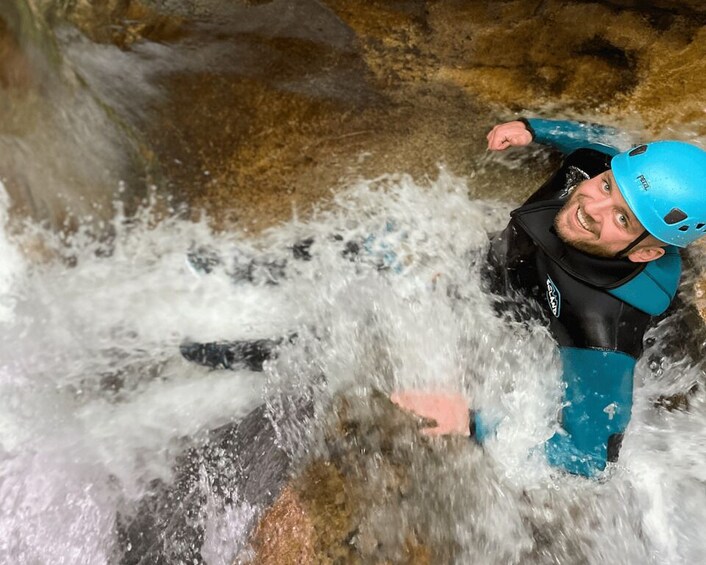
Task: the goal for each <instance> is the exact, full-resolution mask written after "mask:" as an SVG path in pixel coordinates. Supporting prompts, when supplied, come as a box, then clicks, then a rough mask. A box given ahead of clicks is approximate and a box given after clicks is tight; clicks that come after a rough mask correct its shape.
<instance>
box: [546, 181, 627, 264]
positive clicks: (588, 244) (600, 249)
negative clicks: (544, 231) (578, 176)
mask: <svg viewBox="0 0 706 565" xmlns="http://www.w3.org/2000/svg"><path fill="white" fill-rule="evenodd" d="M578 200H579V199H578V194H577V193H573V194H572V195H571V196H570V197H569V199H568V200H567V201H566V204H564V206H562V208H561V210H559V213H558V214H557V215H556V217H555V218H554V229H555V230H556V233H557V235H558V236H559V239H561V240H562V241H563V242H564V243H566V244H567V245H570V246H571V247H574V248H575V249H578V250H579V251H582V252H583V253H588V254H589V255H594V256H596V257H603V258H611V259H613V258H615V252H614V251H610V250H608V249H606V248H605V246H604V245H603V244H600V243H597V242H595V241H591V240H590V239H588V240H587V239H582V238H580V237H576V236H574V235H572V234H571V233H570V232H569V230H568V229H565V226H566V224H567V223H568V217H569V215H570V214H576V210H573V211H572V210H571V208H573V207H574V205H575V204H577V203H578ZM586 221H587V222H588V228H589V231H591V232H592V233H593V229H592V228H593V227H594V222H593V220H592V219H590V218H589V217H586Z"/></svg>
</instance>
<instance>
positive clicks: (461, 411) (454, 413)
mask: <svg viewBox="0 0 706 565" xmlns="http://www.w3.org/2000/svg"><path fill="white" fill-rule="evenodd" d="M390 400H392V402H394V403H395V404H397V406H399V407H400V408H402V409H403V410H407V411H409V412H413V413H414V414H416V415H417V416H421V417H423V418H427V419H429V420H434V422H435V424H436V425H435V426H431V427H427V428H424V429H422V433H423V434H424V435H428V436H437V435H446V434H457V435H464V436H467V435H470V430H469V423H470V420H469V418H470V415H469V412H468V401H467V400H466V399H465V398H464V397H463V396H461V395H460V394H445V393H432V392H423V391H417V390H410V391H398V392H393V393H392V394H391V395H390Z"/></svg>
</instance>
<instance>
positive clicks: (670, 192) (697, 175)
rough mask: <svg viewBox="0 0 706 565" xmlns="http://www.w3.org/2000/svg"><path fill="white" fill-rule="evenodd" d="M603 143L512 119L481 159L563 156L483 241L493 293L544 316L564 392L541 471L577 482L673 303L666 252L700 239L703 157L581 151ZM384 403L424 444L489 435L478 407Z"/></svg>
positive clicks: (595, 468)
mask: <svg viewBox="0 0 706 565" xmlns="http://www.w3.org/2000/svg"><path fill="white" fill-rule="evenodd" d="M605 134H606V128H601V127H600V126H592V125H583V124H577V123H575V122H563V121H551V120H540V119H530V120H524V119H523V120H517V121H512V122H508V123H504V124H500V125H498V126H496V127H495V128H493V129H492V130H491V131H490V133H488V136H487V139H488V149H489V150H491V151H502V150H504V149H507V148H508V147H511V146H524V145H528V144H529V143H531V142H532V141H535V142H539V143H546V144H550V145H553V146H554V147H556V148H557V149H559V150H560V151H561V152H562V153H564V154H565V155H566V158H565V159H564V162H563V164H562V166H561V167H560V168H559V169H558V170H557V171H556V173H555V174H554V175H552V177H551V178H550V179H549V180H548V181H547V182H546V183H544V184H543V185H542V186H541V187H540V188H539V190H537V192H535V193H534V194H533V195H532V196H531V197H530V198H529V199H528V200H527V202H525V204H523V205H522V206H521V207H520V208H518V209H517V210H515V211H513V212H512V213H511V219H510V223H509V224H508V226H507V228H506V229H505V230H504V231H503V232H502V233H501V234H499V235H498V236H496V237H494V238H493V239H492V242H491V249H490V253H489V264H490V267H491V271H492V273H493V275H492V276H491V277H490V278H491V280H493V285H494V288H493V290H494V291H495V292H497V293H503V292H506V291H507V290H509V289H515V290H519V291H521V292H522V293H523V294H524V295H526V296H531V297H533V298H535V299H536V300H537V301H538V302H539V304H541V305H542V306H543V307H544V308H545V310H546V314H547V318H548V319H549V329H550V331H551V333H552V335H553V337H554V338H555V339H556V341H557V343H558V345H559V348H560V352H561V359H562V364H563V380H564V384H565V393H564V402H563V403H562V406H561V410H560V415H559V419H558V422H557V431H556V433H555V434H554V435H553V436H552V437H551V438H549V439H548V440H547V441H546V442H545V443H544V450H545V453H546V456H547V460H548V462H549V463H550V464H551V465H554V466H556V467H558V468H561V469H563V470H565V471H568V472H570V473H574V474H579V475H584V476H594V475H596V474H597V473H599V472H601V471H602V470H603V469H604V468H605V466H606V463H607V462H608V461H614V460H615V459H616V458H617V456H618V451H619V449H620V444H621V442H622V437H623V434H624V432H625V429H626V427H627V425H628V422H629V420H630V412H631V408H632V388H633V370H634V367H635V362H636V360H637V358H638V357H639V356H640V354H641V353H642V347H643V346H642V339H643V336H644V333H645V331H646V329H647V327H648V325H649V323H650V320H651V319H652V317H654V316H658V315H660V314H662V313H664V312H665V310H666V309H667V308H668V306H669V304H670V303H671V301H672V299H673V298H674V296H675V294H676V291H677V287H678V284H679V278H680V274H681V259H680V256H679V251H678V248H679V247H685V246H686V245H687V244H689V243H691V242H693V241H695V240H696V239H698V238H700V237H701V236H703V235H705V234H706V152H704V151H703V150H702V149H700V148H699V147H697V146H695V145H692V144H688V143H683V142H677V141H659V142H654V143H648V144H644V145H640V146H638V147H635V148H633V149H631V150H629V151H626V152H623V153H619V152H618V150H617V149H615V148H614V147H611V146H608V145H603V144H601V143H595V142H593V141H591V140H592V139H596V138H597V137H598V138H600V137H605ZM391 398H392V400H393V401H394V402H395V403H397V404H398V405H400V406H401V407H402V408H405V409H407V410H410V411H413V412H415V413H417V414H420V415H422V416H425V417H427V418H430V419H432V420H435V421H436V422H437V425H436V426H435V427H432V428H428V429H427V430H425V433H427V434H444V433H461V434H466V435H468V434H470V435H472V436H473V437H474V438H475V439H476V440H477V441H479V442H481V443H482V442H483V441H485V439H486V438H487V437H488V436H490V435H492V434H493V433H494V425H493V424H490V423H488V422H487V421H485V419H484V418H483V412H482V407H475V409H474V410H471V411H470V413H469V412H468V410H467V406H466V404H465V401H464V399H462V398H461V397H459V396H454V395H446V394H433V393H427V392H423V391H402V392H396V393H394V394H393V395H392V397H391ZM559 408H560V407H557V409H559Z"/></svg>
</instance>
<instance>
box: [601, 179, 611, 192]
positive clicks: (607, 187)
mask: <svg viewBox="0 0 706 565" xmlns="http://www.w3.org/2000/svg"><path fill="white" fill-rule="evenodd" d="M602 188H603V190H604V191H605V192H607V193H610V183H609V182H608V181H607V180H604V181H603V183H602Z"/></svg>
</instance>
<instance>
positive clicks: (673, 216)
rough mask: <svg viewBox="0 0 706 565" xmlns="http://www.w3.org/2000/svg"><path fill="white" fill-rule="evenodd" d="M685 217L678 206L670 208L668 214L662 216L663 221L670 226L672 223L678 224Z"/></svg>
mask: <svg viewBox="0 0 706 565" xmlns="http://www.w3.org/2000/svg"><path fill="white" fill-rule="evenodd" d="M687 217H688V216H687V215H686V214H685V213H684V212H683V211H682V210H680V209H679V208H672V209H671V210H670V212H669V214H667V215H666V216H665V217H664V221H665V222H667V224H669V225H670V226H671V225H672V224H678V223H679V222H681V221H683V220H686V218H687Z"/></svg>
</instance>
